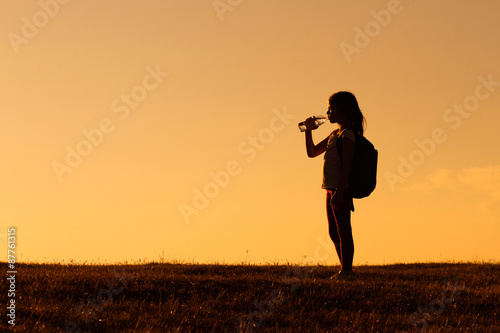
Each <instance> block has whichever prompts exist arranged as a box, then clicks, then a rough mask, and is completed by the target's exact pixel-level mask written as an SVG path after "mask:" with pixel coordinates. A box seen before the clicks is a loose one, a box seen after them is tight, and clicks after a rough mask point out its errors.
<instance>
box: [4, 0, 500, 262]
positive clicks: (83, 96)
mask: <svg viewBox="0 0 500 333" xmlns="http://www.w3.org/2000/svg"><path fill="white" fill-rule="evenodd" d="M44 8H45V9H44ZM0 18H1V19H0V22H1V26H0V31H1V34H2V36H3V38H2V41H1V42H0V51H1V54H2V57H1V60H0V70H1V73H2V75H1V77H2V79H1V80H0V84H1V85H2V86H1V89H0V94H1V98H0V106H1V110H2V111H1V113H0V115H1V116H0V117H1V118H0V151H1V152H2V156H3V158H2V161H3V162H2V163H1V164H0V187H1V191H0V195H1V197H0V205H1V207H0V212H1V215H2V216H1V228H2V230H1V231H0V239H1V243H2V244H4V245H3V246H5V247H6V243H5V242H6V231H7V228H8V227H10V226H15V227H17V250H18V260H20V261H28V260H29V261H47V262H53V261H62V260H65V261H68V260H72V259H73V260H76V261H78V262H84V261H89V262H91V261H99V262H116V261H120V262H124V261H126V260H127V261H129V262H130V261H132V262H133V261H137V260H139V259H141V260H142V259H147V260H159V259H160V258H161V257H163V258H165V260H179V261H182V262H200V263H201V262H208V263H214V262H224V263H240V262H244V261H246V262H251V263H274V262H286V261H288V262H294V263H304V262H309V263H318V262H321V263H326V264H336V263H337V262H338V260H337V258H336V255H334V254H331V253H330V252H329V251H331V248H326V245H325V244H330V240H329V238H328V233H327V220H326V210H325V192H324V190H322V189H321V172H322V157H317V158H315V159H309V158H307V156H306V152H305V144H304V141H305V140H304V134H303V133H300V132H299V130H298V128H297V123H298V122H300V121H302V120H304V119H305V118H307V117H308V116H312V115H319V114H325V113H326V108H327V99H328V97H329V96H330V95H331V94H332V93H334V92H336V91H339V90H349V91H351V92H353V93H354V94H355V95H356V96H357V98H358V102H359V104H360V107H361V109H362V110H363V112H364V115H365V117H366V119H367V122H368V126H367V130H366V133H365V134H366V136H367V137H368V138H369V139H370V140H371V141H372V142H373V143H374V144H375V146H376V147H377V149H378V150H379V173H378V177H379V178H378V187H377V189H376V191H375V192H374V193H373V194H372V195H371V196H370V197H368V198H366V199H362V200H356V201H355V207H356V212H355V213H354V214H353V217H352V225H353V233H354V240H355V248H356V250H355V257H354V264H355V265H356V264H383V263H394V262H416V261H420V262H426V261H452V260H455V261H467V260H499V259H500V243H499V242H498V238H499V235H500V154H499V153H498V148H497V145H498V144H499V143H500V140H499V139H500V134H499V131H498V124H499V122H500V113H499V110H500V64H499V61H498V59H500V44H499V40H500V2H498V1H495V0H489V1H488V0H482V1H475V2H473V1H464V0H460V1H456V0H453V1H452V0H446V1H426V0H419V1H411V0H401V1H395V0H392V1H385V0H384V1H369V2H368V1H365V2H360V1H340V0H339V1H326V0H318V1H313V2H311V1H296V0H292V1H291V0H286V1H285V0H279V1H264V0H259V1H237V0H233V1H229V0H221V1H179V0H161V1H160V0H151V1H130V0H123V1H81V0H72V1H68V0H65V1H63V0H60V2H56V0H41V1H39V2H38V1H13V0H2V1H1V2H0ZM334 129H335V125H331V124H327V125H323V126H322V127H321V128H319V129H318V130H317V131H315V132H314V133H313V137H314V138H315V140H316V142H319V140H322V139H323V138H325V137H326V136H327V135H328V133H329V132H331V131H332V130H334ZM78 152H80V153H78ZM75 154H79V155H78V156H75ZM214 178H215V179H216V180H217V181H216V180H214ZM200 193H201V194H200ZM2 260H4V259H2Z"/></svg>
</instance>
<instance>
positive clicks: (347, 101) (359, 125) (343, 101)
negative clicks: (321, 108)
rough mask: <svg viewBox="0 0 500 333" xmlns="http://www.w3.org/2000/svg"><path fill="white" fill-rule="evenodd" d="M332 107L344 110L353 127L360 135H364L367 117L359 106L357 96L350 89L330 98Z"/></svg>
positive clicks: (329, 101)
mask: <svg viewBox="0 0 500 333" xmlns="http://www.w3.org/2000/svg"><path fill="white" fill-rule="evenodd" d="M328 103H329V104H330V107H333V108H335V110H337V111H340V112H342V113H343V114H344V115H345V116H346V117H347V118H348V119H349V120H350V121H351V126H352V129H353V130H354V131H355V132H357V133H358V134H359V135H363V133H364V127H365V124H366V120H365V117H364V116H363V113H361V110H360V109H359V106H358V101H357V100H356V97H355V96H354V95H353V94H352V93H350V92H348V91H339V92H336V93H335V94H333V95H332V96H330V98H329V99H328Z"/></svg>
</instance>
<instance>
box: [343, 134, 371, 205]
mask: <svg viewBox="0 0 500 333" xmlns="http://www.w3.org/2000/svg"><path fill="white" fill-rule="evenodd" d="M355 134H356V143H355V146H354V156H353V157H352V168H351V173H350V175H349V188H350V190H351V194H352V197H353V198H356V199H361V198H364V197H367V196H369V195H370V193H372V192H373V190H374V189H375V186H376V185H377V161H378V151H377V150H376V149H375V147H374V146H373V144H372V143H371V142H370V141H369V140H368V139H367V138H365V137H364V136H362V135H359V134H358V133H356V132H355ZM337 150H338V152H339V155H340V160H341V161H342V138H341V137H340V136H339V137H338V138H337Z"/></svg>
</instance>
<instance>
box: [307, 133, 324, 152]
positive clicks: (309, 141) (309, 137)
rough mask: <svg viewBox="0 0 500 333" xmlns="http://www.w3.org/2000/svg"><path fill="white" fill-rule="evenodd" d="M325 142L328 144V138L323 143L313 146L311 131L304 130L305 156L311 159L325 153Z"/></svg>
mask: <svg viewBox="0 0 500 333" xmlns="http://www.w3.org/2000/svg"><path fill="white" fill-rule="evenodd" d="M327 142H328V137H327V138H326V139H324V140H323V141H321V142H320V143H318V144H317V145H315V144H314V141H313V138H312V131H311V130H306V150H307V156H308V157H311V158H312V157H316V156H319V155H321V154H323V153H324V152H325V151H326V144H327Z"/></svg>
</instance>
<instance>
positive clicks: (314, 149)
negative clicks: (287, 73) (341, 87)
mask: <svg viewBox="0 0 500 333" xmlns="http://www.w3.org/2000/svg"><path fill="white" fill-rule="evenodd" d="M328 104H329V107H328V112H327V116H328V119H329V120H330V122H331V123H332V124H334V123H337V124H338V125H339V127H338V129H336V130H334V131H333V132H332V133H331V134H330V135H329V136H328V137H327V138H325V139H324V140H323V141H321V142H320V143H318V144H317V145H315V144H314V142H313V139H312V133H311V131H312V130H314V129H316V128H317V127H318V126H317V125H316V123H315V118H314V117H311V118H308V119H307V120H306V122H305V126H306V131H305V134H306V149H307V156H309V157H311V158H312V157H316V156H319V155H321V154H323V153H325V156H324V165H323V184H322V188H324V189H325V190H326V209H327V216H328V228H329V234H330V238H331V239H332V241H333V243H334V245H335V248H336V250H337V254H338V256H339V260H340V264H341V268H342V269H341V271H340V272H339V273H338V274H337V275H336V277H337V278H339V279H349V278H350V277H351V276H352V261H353V256H354V241H353V238H352V230H351V211H354V205H353V200H352V195H351V193H350V189H349V174H350V171H351V166H352V160H353V155H354V147H355V145H356V134H358V135H360V136H363V126H364V123H365V119H364V117H363V114H362V113H361V110H360V109H359V106H358V102H357V100H356V97H355V96H354V95H353V94H352V93H350V92H346V91H340V92H337V93H335V94H333V95H332V96H330V98H329V100H328ZM339 138H341V140H340V141H338V139H339ZM337 143H341V144H342V147H341V148H340V151H342V156H340V154H339V148H338V147H337Z"/></svg>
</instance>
